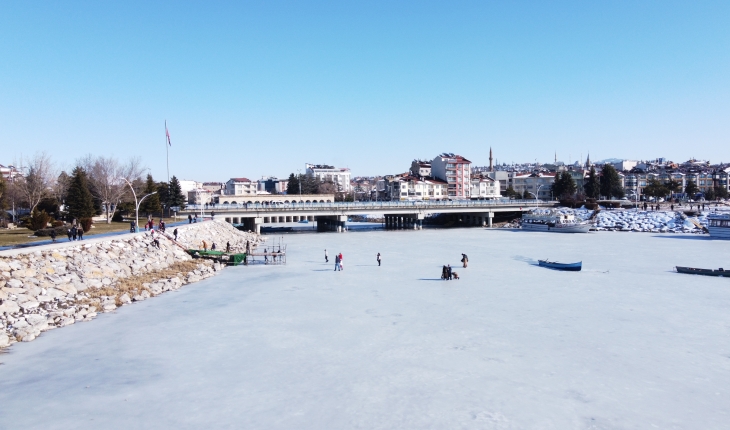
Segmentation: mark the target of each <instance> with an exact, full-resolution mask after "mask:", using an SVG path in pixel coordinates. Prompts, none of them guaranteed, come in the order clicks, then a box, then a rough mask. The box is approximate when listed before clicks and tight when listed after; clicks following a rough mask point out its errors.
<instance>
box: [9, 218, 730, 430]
mask: <svg viewBox="0 0 730 430" xmlns="http://www.w3.org/2000/svg"><path fill="white" fill-rule="evenodd" d="M285 240H286V241H287V242H288V250H289V255H288V258H287V261H288V264H287V265H286V266H268V267H264V266H259V267H238V268H231V269H226V270H225V271H223V273H222V274H221V275H219V276H217V277H215V278H211V279H208V280H205V281H202V282H200V283H197V284H193V285H189V286H186V287H184V288H183V289H181V290H179V291H177V292H175V293H166V294H164V295H162V296H160V297H157V298H154V299H150V300H147V301H145V302H141V303H138V304H134V305H131V306H125V307H123V308H121V309H119V310H118V311H117V312H116V313H114V314H105V315H102V316H100V317H99V318H98V319H97V320H95V321H93V322H89V323H80V324H75V325H73V326H70V327H66V328H63V329H59V330H53V331H50V332H46V333H44V334H43V335H42V336H41V337H40V338H38V339H37V340H35V341H34V342H31V343H27V344H25V343H22V344H16V345H14V346H13V347H12V348H11V349H10V352H9V353H8V354H3V355H0V361H2V362H3V365H2V366H0V428H2V429H34V428H38V429H41V428H42V429H71V428H73V429H85V428H89V429H91V428H98V429H129V428H150V429H153V428H154V429H163V428H175V429H188V428H189V429H203V428H230V429H245V428H250V429H318V430H321V429H352V428H362V429H392V428H404V429H422V428H432V429H459V428H464V429H650V428H659V429H727V428H728V426H729V425H728V423H730V416H729V413H728V412H729V411H730V391H729V390H730V342H729V338H728V336H729V335H730V312H728V309H729V308H730V279H721V278H710V277H701V276H691V275H680V274H677V273H673V272H672V267H673V266H674V265H687V266H696V267H706V268H717V267H722V266H723V264H724V265H725V266H726V267H727V266H728V262H727V255H728V254H727V249H728V242H723V241H713V240H711V239H709V238H708V237H707V236H700V235H661V234H656V235H654V234H631V233H619V232H599V233H591V234H575V235H570V234H551V233H533V232H522V231H506V230H499V229H493V230H487V229H481V228H472V229H450V230H423V231H387V232H386V231H380V232H368V233H343V234H337V233H319V234H299V235H290V236H287V237H285ZM325 248H327V250H328V251H329V255H330V264H326V265H325V264H324V261H323V260H324V249H325ZM336 252H342V253H343V254H344V265H345V271H344V272H334V271H333V269H334V264H333V262H332V260H333V259H334V254H335V253H336ZM377 252H380V253H381V254H382V255H383V267H377V263H376V261H375V255H376V253H377ZM462 252H465V253H467V254H468V256H469V260H470V263H469V267H468V268H467V269H462V268H459V267H457V266H459V259H460V255H461V253H462ZM538 258H550V259H554V260H558V261H563V262H572V261H578V260H582V261H583V267H584V271H582V272H558V271H551V270H547V269H543V268H539V267H537V266H535V265H534V263H535V262H536V260H537V259H538ZM446 263H451V265H452V266H455V267H457V268H456V269H455V270H456V271H457V272H458V273H459V275H460V276H461V280H459V281H441V280H440V279H439V277H440V273H441V266H442V265H443V264H446Z"/></svg>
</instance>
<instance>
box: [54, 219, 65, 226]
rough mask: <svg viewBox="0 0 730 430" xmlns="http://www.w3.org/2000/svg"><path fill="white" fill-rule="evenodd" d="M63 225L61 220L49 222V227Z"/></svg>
mask: <svg viewBox="0 0 730 430" xmlns="http://www.w3.org/2000/svg"><path fill="white" fill-rule="evenodd" d="M63 226H64V222H63V221H58V220H56V221H53V222H51V227H63Z"/></svg>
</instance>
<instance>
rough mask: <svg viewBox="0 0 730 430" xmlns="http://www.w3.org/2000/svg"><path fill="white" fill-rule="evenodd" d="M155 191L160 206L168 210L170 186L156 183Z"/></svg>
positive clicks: (165, 183)
mask: <svg viewBox="0 0 730 430" xmlns="http://www.w3.org/2000/svg"><path fill="white" fill-rule="evenodd" d="M155 189H156V190H157V196H158V199H160V204H161V205H162V206H164V208H165V209H169V208H170V184H168V183H167V182H158V183H157V184H156V186H155Z"/></svg>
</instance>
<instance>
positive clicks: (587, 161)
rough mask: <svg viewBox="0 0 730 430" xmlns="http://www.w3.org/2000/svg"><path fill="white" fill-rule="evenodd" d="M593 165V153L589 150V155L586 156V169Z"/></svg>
mask: <svg viewBox="0 0 730 430" xmlns="http://www.w3.org/2000/svg"><path fill="white" fill-rule="evenodd" d="M589 167H591V153H590V151H589V152H588V157H586V169H587V168H589Z"/></svg>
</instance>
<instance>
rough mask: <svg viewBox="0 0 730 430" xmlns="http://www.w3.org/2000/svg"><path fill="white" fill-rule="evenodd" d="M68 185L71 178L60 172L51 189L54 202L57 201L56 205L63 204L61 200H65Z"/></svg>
mask: <svg viewBox="0 0 730 430" xmlns="http://www.w3.org/2000/svg"><path fill="white" fill-rule="evenodd" d="M70 183H71V177H70V176H68V173H66V172H65V171H64V172H61V173H60V174H59V175H58V178H56V182H55V183H54V184H53V186H52V187H51V192H52V193H53V197H55V198H56V201H58V204H63V199H64V198H66V193H67V192H68V186H69V184H70Z"/></svg>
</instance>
